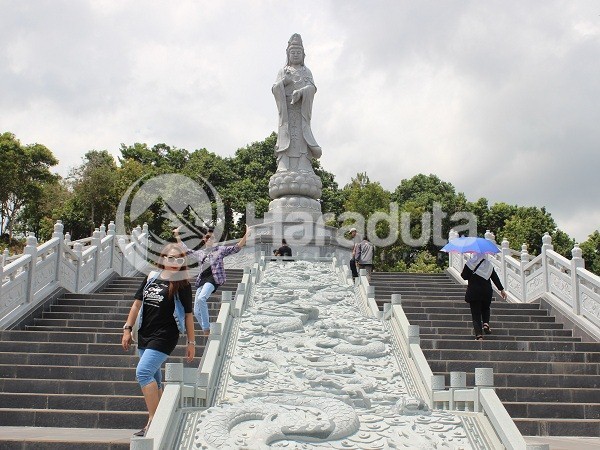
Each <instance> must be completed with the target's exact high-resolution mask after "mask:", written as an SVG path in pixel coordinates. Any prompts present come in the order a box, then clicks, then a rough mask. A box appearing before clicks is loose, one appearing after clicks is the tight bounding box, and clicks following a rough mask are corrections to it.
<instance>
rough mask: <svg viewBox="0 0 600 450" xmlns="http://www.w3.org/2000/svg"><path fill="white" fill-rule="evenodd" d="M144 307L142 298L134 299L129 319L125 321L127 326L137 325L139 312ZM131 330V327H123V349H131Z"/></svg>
mask: <svg viewBox="0 0 600 450" xmlns="http://www.w3.org/2000/svg"><path fill="white" fill-rule="evenodd" d="M141 307H142V301H141V300H137V299H136V300H134V301H133V305H131V309H130V310H129V315H128V316H127V320H126V321H125V326H126V327H132V328H133V326H134V325H135V321H136V320H137V317H138V314H139V313H140V308H141ZM131 341H132V339H131V330H130V329H129V328H124V329H123V337H122V338H121V345H122V346H123V350H125V351H127V350H129V346H130V345H131Z"/></svg>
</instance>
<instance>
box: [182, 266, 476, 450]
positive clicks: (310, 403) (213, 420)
mask: <svg viewBox="0 0 600 450" xmlns="http://www.w3.org/2000/svg"><path fill="white" fill-rule="evenodd" d="M299 286H302V287H299ZM230 351H231V354H228V355H227V356H226V361H225V364H224V366H223V369H222V370H224V371H228V374H229V377H227V381H226V382H224V383H222V384H220V385H219V386H220V387H219V392H218V393H217V397H216V398H217V405H216V406H213V407H211V408H209V409H207V410H205V411H202V412H197V413H195V414H192V415H190V416H189V419H188V423H187V425H186V426H187V427H188V428H189V427H193V429H192V430H191V431H192V433H190V434H192V435H193V448H201V449H225V448H227V449H234V448H235V449H266V448H288V449H290V448H299V449H300V448H339V449H352V448H356V449H370V448H372V449H378V448H381V449H384V448H406V447H407V446H408V447H410V448H425V449H426V448H431V449H437V448H445V449H451V448H454V449H470V448H479V447H478V446H476V445H475V446H474V445H473V442H477V439H472V438H470V437H469V435H470V433H469V432H467V430H466V428H465V427H464V425H463V419H462V418H461V416H457V415H454V414H452V413H449V412H444V411H430V410H429V409H428V407H427V405H426V404H425V403H424V402H423V401H422V400H421V399H419V398H415V397H413V396H411V395H410V394H409V390H408V388H407V383H406V379H405V378H406V377H407V376H410V375H408V374H405V373H403V371H402V370H401V369H400V367H399V365H398V363H397V360H396V356H395V355H392V354H391V352H392V346H391V344H390V336H389V332H388V331H386V330H385V328H384V327H383V326H382V324H381V322H379V321H378V320H375V319H371V318H368V317H364V316H362V315H361V314H360V313H359V309H358V306H357V304H356V299H355V295H354V291H353V289H352V288H351V287H346V286H342V285H340V284H339V281H338V279H337V276H336V274H335V272H334V271H333V269H331V267H330V265H328V264H321V263H306V262H286V263H284V264H272V265H269V266H268V267H267V269H266V273H265V276H264V277H263V281H262V282H261V283H260V284H258V285H257V286H256V288H255V290H254V296H253V299H252V300H251V302H250V306H249V307H248V308H247V310H246V311H245V313H244V314H243V315H242V317H241V320H240V321H239V322H238V330H237V342H236V343H235V345H234V346H232V347H230ZM182 448H186V447H185V446H183V445H182Z"/></svg>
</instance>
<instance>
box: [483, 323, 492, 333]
mask: <svg viewBox="0 0 600 450" xmlns="http://www.w3.org/2000/svg"><path fill="white" fill-rule="evenodd" d="M483 332H484V333H485V334H492V329H491V328H490V326H489V324H487V323H484V324H483Z"/></svg>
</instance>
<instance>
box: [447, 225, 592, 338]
mask: <svg viewBox="0 0 600 450" xmlns="http://www.w3.org/2000/svg"><path fill="white" fill-rule="evenodd" d="M456 237H458V234H457V233H456V232H454V230H451V231H450V236H449V239H454V238H456ZM485 238H486V239H488V240H490V241H492V242H494V243H495V240H494V239H495V237H494V235H493V233H491V232H490V231H489V230H488V231H487V232H486V233H485ZM499 250H500V252H499V253H497V254H495V255H489V257H488V259H489V261H490V262H491V263H492V264H493V266H494V268H495V270H496V272H497V273H498V276H499V277H500V280H501V281H502V284H503V285H504V289H505V290H506V292H507V293H508V300H509V301H511V302H513V303H528V302H532V301H534V300H536V299H539V298H541V297H545V298H547V299H549V300H551V301H553V302H554V303H556V304H557V306H558V307H559V308H560V309H561V310H562V311H563V312H564V313H565V314H566V315H567V316H568V317H570V318H571V319H573V320H574V321H575V322H576V323H578V324H579V325H581V326H583V328H584V329H585V330H586V331H588V333H590V334H591V335H592V336H594V337H595V338H596V339H598V340H600V277H599V276H598V275H595V274H593V273H592V272H590V271H589V270H587V269H585V267H584V261H583V258H582V257H581V255H582V251H581V249H580V248H579V246H578V245H577V244H575V246H574V247H573V250H572V251H571V255H572V259H571V260H569V259H567V258H565V257H564V256H562V255H560V254H558V253H557V252H555V251H554V249H553V246H552V237H551V236H550V235H549V234H548V233H546V234H545V235H544V236H543V237H542V250H541V253H540V254H539V255H537V256H535V257H533V258H532V257H531V255H529V253H527V246H526V245H525V244H523V245H522V246H521V251H520V252H519V253H516V252H515V251H514V250H511V249H510V248H509V242H508V241H507V240H504V241H503V242H502V243H501V245H500V247H499ZM513 254H519V255H520V258H519V259H517V258H515V257H514V256H512V255H513ZM467 259H468V256H466V255H461V254H456V253H450V255H449V261H448V265H449V269H448V270H449V272H450V273H451V274H452V275H453V276H454V277H455V278H456V279H457V280H459V281H460V282H461V283H463V284H466V281H464V280H462V278H460V273H461V271H462V269H463V267H464V264H465V262H466V261H467Z"/></svg>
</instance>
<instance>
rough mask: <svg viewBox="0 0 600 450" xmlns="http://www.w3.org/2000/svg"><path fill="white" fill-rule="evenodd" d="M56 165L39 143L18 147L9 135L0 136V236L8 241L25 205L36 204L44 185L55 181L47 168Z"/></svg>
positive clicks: (19, 145) (12, 136) (46, 149)
mask: <svg viewBox="0 0 600 450" xmlns="http://www.w3.org/2000/svg"><path fill="white" fill-rule="evenodd" d="M56 164H58V160H57V159H56V158H55V157H54V155H53V154H52V152H51V151H50V150H49V149H48V148H47V147H45V146H43V145H41V144H30V145H25V146H24V145H21V143H20V142H19V140H18V139H17V138H16V137H15V135H14V134H12V133H8V132H6V133H3V134H1V135H0V219H1V220H0V234H1V233H5V232H6V231H8V235H9V240H10V239H12V235H13V229H14V227H15V220H16V218H17V215H18V214H19V212H20V211H21V209H22V208H24V207H25V206H26V205H27V204H30V203H34V202H37V201H38V200H39V199H40V197H41V196H42V193H43V186H44V184H45V183H53V182H57V180H58V178H57V176H56V175H54V174H52V173H51V172H50V167H52V166H55V165H56Z"/></svg>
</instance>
